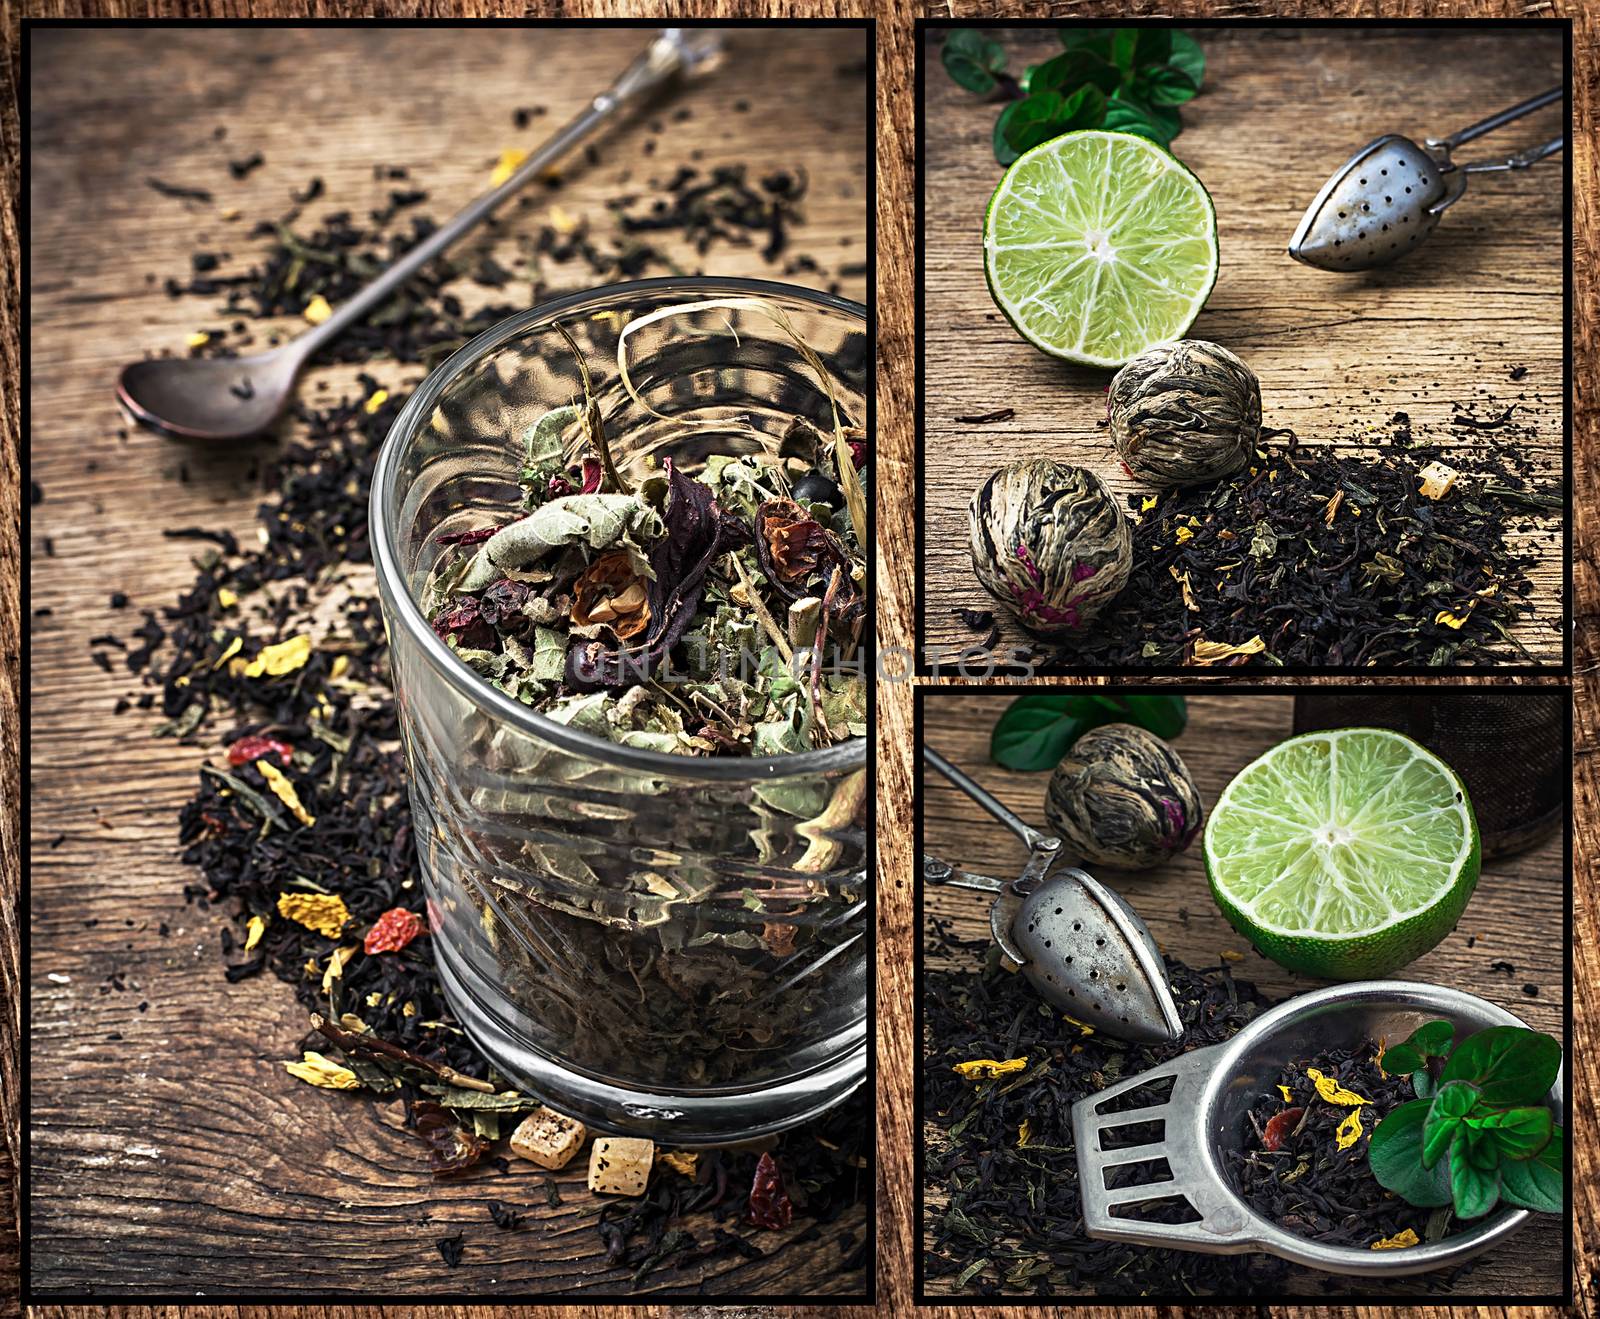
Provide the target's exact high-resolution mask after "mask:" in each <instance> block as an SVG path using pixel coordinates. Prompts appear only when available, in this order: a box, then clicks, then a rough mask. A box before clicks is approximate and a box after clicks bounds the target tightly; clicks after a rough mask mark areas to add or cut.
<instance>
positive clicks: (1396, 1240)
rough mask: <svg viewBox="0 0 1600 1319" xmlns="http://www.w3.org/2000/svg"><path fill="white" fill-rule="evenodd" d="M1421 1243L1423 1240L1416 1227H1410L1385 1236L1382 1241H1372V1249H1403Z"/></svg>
mask: <svg viewBox="0 0 1600 1319" xmlns="http://www.w3.org/2000/svg"><path fill="white" fill-rule="evenodd" d="M1420 1244H1421V1240H1420V1238H1419V1237H1418V1236H1417V1233H1416V1229H1415V1228H1410V1227H1408V1228H1407V1229H1406V1230H1405V1231H1404V1232H1397V1233H1395V1234H1394V1236H1392V1237H1384V1238H1383V1240H1382V1241H1374V1242H1373V1243H1372V1249H1374V1250H1403V1249H1404V1248H1405V1247H1407V1246H1416V1245H1420Z"/></svg>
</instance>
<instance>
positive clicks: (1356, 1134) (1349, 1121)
mask: <svg viewBox="0 0 1600 1319" xmlns="http://www.w3.org/2000/svg"><path fill="white" fill-rule="evenodd" d="M1360 1139H1361V1108H1360V1106H1359V1105H1357V1106H1356V1107H1355V1108H1352V1109H1351V1110H1350V1115H1349V1116H1348V1117H1346V1118H1345V1120H1344V1121H1343V1122H1341V1123H1340V1124H1339V1129H1338V1130H1337V1131H1336V1132H1334V1133H1333V1143H1334V1144H1335V1145H1337V1146H1338V1147H1339V1148H1340V1149H1342V1150H1347V1149H1349V1148H1350V1147H1351V1146H1352V1145H1354V1144H1355V1143H1356V1141H1358V1140H1360Z"/></svg>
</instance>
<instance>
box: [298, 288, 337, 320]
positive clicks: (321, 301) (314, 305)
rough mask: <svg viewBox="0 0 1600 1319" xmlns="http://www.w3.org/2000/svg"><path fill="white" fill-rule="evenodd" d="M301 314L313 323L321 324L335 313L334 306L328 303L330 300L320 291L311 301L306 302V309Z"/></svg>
mask: <svg viewBox="0 0 1600 1319" xmlns="http://www.w3.org/2000/svg"><path fill="white" fill-rule="evenodd" d="M300 314H301V315H302V316H304V317H305V318H306V320H307V321H309V322H310V323H311V324H312V325H321V324H322V322H323V321H325V320H327V319H328V317H330V316H332V315H333V308H332V307H330V306H329V305H328V300H327V299H326V298H325V297H323V296H322V294H320V293H319V294H317V295H316V297H314V298H312V299H311V301H310V302H308V303H306V309H305V310H304V311H303V312H301V313H300Z"/></svg>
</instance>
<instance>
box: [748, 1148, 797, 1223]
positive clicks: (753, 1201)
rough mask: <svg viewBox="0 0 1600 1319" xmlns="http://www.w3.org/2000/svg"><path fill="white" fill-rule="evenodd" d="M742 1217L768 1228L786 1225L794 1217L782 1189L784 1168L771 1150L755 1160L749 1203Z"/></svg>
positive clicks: (787, 1196)
mask: <svg viewBox="0 0 1600 1319" xmlns="http://www.w3.org/2000/svg"><path fill="white" fill-rule="evenodd" d="M745 1217H746V1218H748V1219H749V1221H750V1222H751V1223H753V1224H755V1226H756V1227H764V1228H767V1229H769V1230H770V1231H778V1230H780V1229H782V1228H786V1227H788V1226H789V1224H790V1223H791V1222H792V1221H793V1220H794V1205H793V1204H792V1203H791V1202H790V1200H789V1193H788V1191H786V1190H785V1189H784V1185H783V1172H782V1170H781V1169H780V1168H779V1167H778V1161H777V1160H776V1159H775V1158H773V1157H772V1155H771V1154H770V1153H763V1154H762V1156H761V1157H760V1159H758V1160H757V1161H756V1175H755V1180H754V1182H753V1183H752V1184H751V1187H750V1207H749V1209H748V1210H747V1211H746V1214H745Z"/></svg>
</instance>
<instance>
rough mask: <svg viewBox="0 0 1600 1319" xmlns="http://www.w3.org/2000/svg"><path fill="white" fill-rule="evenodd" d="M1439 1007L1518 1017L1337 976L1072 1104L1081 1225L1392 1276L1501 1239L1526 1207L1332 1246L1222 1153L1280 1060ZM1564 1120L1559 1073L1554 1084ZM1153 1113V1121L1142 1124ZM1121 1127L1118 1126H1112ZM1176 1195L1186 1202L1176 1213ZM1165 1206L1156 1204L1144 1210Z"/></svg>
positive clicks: (1174, 1245) (1463, 1021)
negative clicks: (1268, 1205) (1281, 1209)
mask: <svg viewBox="0 0 1600 1319" xmlns="http://www.w3.org/2000/svg"><path fill="white" fill-rule="evenodd" d="M1435 1018H1443V1019H1444V1020H1446V1021H1449V1022H1450V1023H1451V1024H1452V1025H1453V1026H1454V1027H1455V1036H1456V1038H1457V1039H1461V1038H1463V1037H1465V1036H1467V1035H1472V1034H1475V1033H1476V1032H1478V1031H1480V1030H1487V1029H1488V1028H1489V1027H1491V1026H1522V1025H1524V1024H1525V1023H1524V1022H1522V1021H1520V1020H1518V1018H1516V1017H1515V1016H1513V1015H1512V1014H1511V1013H1509V1012H1507V1011H1506V1010H1505V1009H1504V1008H1500V1007H1496V1006H1495V1005H1494V1004H1493V1003H1489V1002H1486V1001H1485V1000H1483V999H1481V998H1478V997H1477V996H1475V995H1473V994H1466V993H1463V992H1462V991H1460V990H1457V989H1447V988H1444V987H1443V986H1440V985H1421V984H1413V983H1410V982H1408V981H1403V980H1366V981H1359V982H1357V983H1354V984H1348V985H1333V986H1331V987H1330V988H1327V989H1319V990H1316V991H1315V992H1313V993H1310V994H1302V995H1300V996H1299V997H1298V998H1292V999H1290V1000H1289V1001H1288V1002H1287V1003H1280V1004H1279V1005H1278V1006H1277V1007H1275V1008H1272V1009H1271V1010H1270V1011H1267V1012H1264V1013H1263V1014H1262V1015H1261V1016H1259V1017H1257V1018H1256V1019H1255V1020H1254V1021H1252V1022H1251V1023H1250V1024H1249V1025H1248V1026H1246V1027H1245V1028H1244V1029H1243V1030H1242V1031H1240V1032H1239V1033H1238V1034H1237V1035H1235V1036H1234V1037H1233V1038H1232V1039H1231V1040H1229V1041H1227V1042H1226V1043H1225V1044H1214V1045H1211V1046H1210V1047H1209V1048H1204V1049H1193V1050H1191V1051H1190V1052H1188V1053H1183V1054H1179V1055H1178V1056H1177V1057H1176V1058H1172V1059H1169V1060H1168V1061H1167V1062H1164V1063H1161V1064H1160V1065H1159V1066H1156V1067H1152V1068H1151V1069H1150V1070H1148V1071H1145V1072H1140V1073H1139V1074H1138V1075H1137V1076H1130V1077H1127V1078H1125V1079H1123V1080H1121V1081H1119V1082H1117V1083H1116V1084H1115V1085H1112V1086H1108V1087H1107V1088H1106V1089H1104V1090H1101V1091H1100V1092H1099V1093H1098V1094H1093V1095H1090V1096H1089V1097H1088V1098H1087V1099H1081V1100H1079V1101H1078V1102H1077V1103H1076V1104H1074V1105H1073V1106H1072V1139H1073V1144H1074V1145H1075V1146H1076V1148H1077V1153H1078V1184H1079V1187H1080V1193H1081V1195H1082V1197H1083V1227H1084V1232H1085V1234H1086V1235H1088V1236H1089V1237H1091V1238H1092V1239H1094V1240H1096V1241H1127V1242H1133V1243H1136V1244H1139V1245H1145V1246H1164V1247H1168V1248H1171V1249H1177V1250H1193V1251H1198V1252H1200V1253H1202V1254H1208V1255H1240V1254H1245V1253H1248V1252H1252V1251H1256V1252H1262V1253H1265V1254H1269V1255H1277V1256H1279V1257H1280V1258H1282V1259H1287V1260H1292V1261H1293V1262H1294V1263H1296V1264H1303V1265H1305V1266H1307V1267H1308V1268H1313V1269H1322V1270H1324V1271H1326V1272H1328V1273H1336V1274H1344V1275H1349V1276H1355V1277H1366V1278H1380V1277H1400V1276H1403V1275H1406V1274H1412V1273H1426V1272H1428V1271H1429V1270H1432V1269H1442V1268H1452V1267H1454V1266H1456V1265H1459V1264H1462V1263H1464V1262H1465V1261H1466V1260H1469V1259H1471V1258H1472V1257H1473V1256H1474V1255H1478V1254H1481V1253H1482V1252H1483V1251H1485V1250H1488V1249H1489V1248H1490V1247H1491V1246H1495V1245H1498V1244H1499V1243H1500V1242H1502V1241H1504V1240H1505V1239H1506V1238H1507V1237H1508V1236H1510V1235H1511V1234H1512V1233H1513V1232H1515V1231H1516V1230H1517V1229H1518V1228H1520V1227H1521V1226H1523V1224H1525V1223H1526V1222H1527V1221H1528V1220H1529V1219H1530V1218H1531V1217H1532V1215H1531V1214H1530V1213H1529V1212H1528V1210H1526V1209H1512V1208H1510V1207H1509V1206H1508V1207H1505V1208H1502V1209H1499V1210H1497V1211H1496V1212H1494V1213H1492V1214H1490V1215H1488V1216H1487V1217H1485V1218H1483V1219H1481V1220H1479V1221H1477V1222H1475V1223H1474V1224H1473V1225H1472V1226H1471V1227H1470V1228H1469V1229H1468V1230H1467V1231H1464V1232H1460V1233H1455V1234H1452V1235H1450V1236H1447V1237H1444V1238H1443V1239H1441V1240H1439V1241H1429V1242H1424V1243H1422V1244H1420V1245H1416V1246H1409V1247H1407V1248H1406V1249H1404V1250H1373V1249H1371V1248H1370V1247H1368V1246H1335V1245H1329V1244H1328V1243H1326V1242H1321V1241H1312V1240H1310V1239H1308V1238H1306V1237H1302V1236H1298V1235H1296V1234H1295V1233H1293V1232H1291V1231H1289V1230H1288V1229H1287V1228H1285V1227H1283V1226H1281V1225H1280V1224H1278V1223H1275V1222H1273V1221H1272V1220H1271V1219H1269V1218H1267V1217H1265V1216H1263V1215H1262V1214H1260V1213H1258V1212H1256V1210H1255V1209H1253V1208H1252V1207H1251V1206H1250V1205H1249V1204H1248V1203H1247V1202H1246V1201H1245V1200H1244V1198H1243V1197H1242V1196H1240V1194H1239V1192H1238V1189H1237V1185H1236V1183H1235V1181H1234V1173H1233V1170H1232V1169H1231V1168H1230V1155H1231V1154H1232V1152H1235V1151H1238V1150H1239V1149H1241V1148H1242V1145H1243V1140H1244V1131H1245V1123H1246V1121H1247V1118H1246V1116H1245V1115H1246V1114H1247V1113H1248V1112H1249V1110H1250V1108H1251V1106H1252V1105H1254V1103H1255V1102H1256V1100H1257V1099H1259V1098H1260V1096H1261V1095H1262V1094H1265V1093H1271V1092H1272V1090H1273V1088H1274V1086H1275V1085H1276V1083H1277V1081H1278V1078H1279V1077H1280V1076H1282V1075H1283V1073H1284V1071H1285V1069H1286V1068H1288V1067H1291V1066H1293V1065H1295V1064H1297V1063H1299V1062H1302V1061H1303V1060H1305V1059H1307V1058H1312V1057H1316V1056H1317V1055H1318V1054H1321V1053H1326V1052H1327V1051H1329V1050H1332V1049H1344V1048H1357V1047H1359V1046H1361V1045H1362V1044H1365V1043H1367V1042H1368V1041H1371V1040H1383V1039H1390V1040H1403V1039H1405V1038H1406V1037H1407V1036H1408V1035H1410V1034H1411V1032H1412V1031H1413V1030H1415V1029H1416V1028H1417V1027H1418V1026H1420V1025H1421V1024H1422V1023H1423V1022H1425V1021H1430V1020H1433V1019H1435ZM1549 1098H1550V1105H1551V1107H1552V1109H1554V1111H1555V1116H1556V1120H1557V1121H1558V1122H1559V1121H1561V1119H1562V1115H1563V1112H1564V1106H1563V1103H1562V1079H1561V1077H1560V1076H1557V1078H1556V1083H1555V1085H1554V1086H1552V1087H1551V1090H1550V1096H1549ZM1155 1124H1159V1134H1158V1135H1155V1136H1154V1138H1153V1139H1152V1138H1151V1136H1150V1135H1149V1133H1150V1131H1151V1128H1152V1126H1153V1125H1155ZM1119 1133H1120V1134H1119ZM1174 1201H1182V1202H1183V1203H1184V1204H1186V1205H1187V1206H1188V1208H1189V1210H1190V1211H1191V1216H1190V1217H1189V1218H1188V1220H1187V1221H1183V1222H1174V1221H1171V1220H1173V1219H1174V1218H1177V1217H1178V1215H1176V1214H1173V1213H1172V1212H1171V1209H1172V1207H1173V1202H1174ZM1147 1208H1148V1209H1149V1210H1152V1211H1153V1210H1157V1209H1159V1210H1162V1211H1163V1212H1162V1213H1161V1214H1160V1215H1159V1217H1157V1216H1155V1215H1154V1214H1152V1213H1142V1211H1143V1210H1145V1209H1147Z"/></svg>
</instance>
